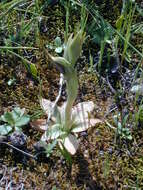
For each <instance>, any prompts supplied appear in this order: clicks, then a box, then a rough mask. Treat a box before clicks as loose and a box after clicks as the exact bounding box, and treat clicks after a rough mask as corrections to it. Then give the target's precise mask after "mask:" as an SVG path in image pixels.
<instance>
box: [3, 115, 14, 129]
mask: <svg viewBox="0 0 143 190" xmlns="http://www.w3.org/2000/svg"><path fill="white" fill-rule="evenodd" d="M0 120H1V121H4V122H7V123H8V124H10V125H12V126H13V125H14V119H13V117H12V113H11V112H6V113H4V115H2V116H1V117H0Z"/></svg>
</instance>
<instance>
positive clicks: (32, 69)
mask: <svg viewBox="0 0 143 190" xmlns="http://www.w3.org/2000/svg"><path fill="white" fill-rule="evenodd" d="M30 72H31V74H32V76H33V77H37V73H38V72H37V68H36V66H35V64H33V63H31V64H30Z"/></svg>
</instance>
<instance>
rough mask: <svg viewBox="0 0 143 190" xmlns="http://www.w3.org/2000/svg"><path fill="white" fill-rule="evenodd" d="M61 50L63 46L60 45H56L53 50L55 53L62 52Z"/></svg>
mask: <svg viewBox="0 0 143 190" xmlns="http://www.w3.org/2000/svg"><path fill="white" fill-rule="evenodd" d="M62 51H63V47H62V46H61V47H57V48H56V49H55V52H56V53H62Z"/></svg>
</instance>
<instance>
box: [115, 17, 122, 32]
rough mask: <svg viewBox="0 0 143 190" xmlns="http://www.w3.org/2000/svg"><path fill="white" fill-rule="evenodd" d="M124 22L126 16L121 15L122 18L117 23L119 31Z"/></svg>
mask: <svg viewBox="0 0 143 190" xmlns="http://www.w3.org/2000/svg"><path fill="white" fill-rule="evenodd" d="M123 20H124V15H121V16H120V17H119V18H118V20H117V21H116V28H117V30H120V29H121V27H122V23H123Z"/></svg>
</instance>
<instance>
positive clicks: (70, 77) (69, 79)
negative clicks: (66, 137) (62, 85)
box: [64, 68, 78, 129]
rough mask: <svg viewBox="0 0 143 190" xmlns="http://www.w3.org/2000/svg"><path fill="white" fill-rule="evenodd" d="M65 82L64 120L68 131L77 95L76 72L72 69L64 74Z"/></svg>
mask: <svg viewBox="0 0 143 190" xmlns="http://www.w3.org/2000/svg"><path fill="white" fill-rule="evenodd" d="M65 80H66V85H67V96H68V97H67V102H66V105H65V113H64V119H65V128H66V129H69V128H70V127H71V126H70V125H71V121H72V106H73V103H74V101H75V99H76V97H77V93H78V78H77V72H76V70H75V69H74V68H73V69H71V70H69V72H67V73H66V75H65Z"/></svg>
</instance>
